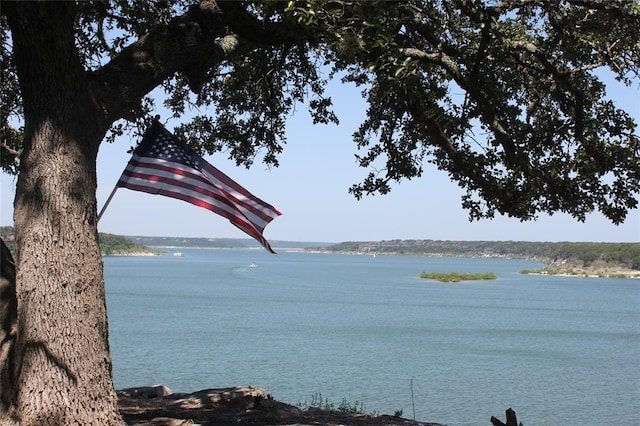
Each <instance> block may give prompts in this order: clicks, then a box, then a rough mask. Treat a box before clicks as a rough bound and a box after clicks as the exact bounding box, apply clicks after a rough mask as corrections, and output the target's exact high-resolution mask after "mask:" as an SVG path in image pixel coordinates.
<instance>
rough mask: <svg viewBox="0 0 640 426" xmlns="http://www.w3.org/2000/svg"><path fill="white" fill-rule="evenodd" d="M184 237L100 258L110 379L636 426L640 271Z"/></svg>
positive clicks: (455, 414) (448, 419) (120, 383)
mask: <svg viewBox="0 0 640 426" xmlns="http://www.w3.org/2000/svg"><path fill="white" fill-rule="evenodd" d="M180 250H181V251H182V252H183V253H184V257H174V256H171V255H164V256H160V257H142V258H133V257H124V258H106V259H105V261H104V263H105V280H106V287H107V304H108V313H109V326H110V344H111V352H112V356H113V368H114V380H115V384H116V388H124V387H130V386H142V385H151V384H158V383H162V384H165V385H167V386H168V387H169V388H171V389H172V390H173V391H174V392H187V391H195V390H199V389H204V388H213V387H228V386H240V385H253V386H257V387H261V388H264V389H265V390H266V391H267V392H269V393H271V394H272V395H273V396H274V397H275V398H276V399H278V400H281V401H286V402H289V403H291V404H294V405H295V404H302V405H304V404H305V403H307V404H308V403H310V402H311V401H312V399H313V398H314V395H316V394H318V393H320V394H322V397H323V398H326V399H328V400H329V401H330V402H333V403H335V404H336V405H337V404H339V403H340V402H341V401H342V400H343V399H344V400H345V401H346V402H348V403H351V404H353V403H355V402H356V401H358V402H359V403H362V404H364V409H365V411H366V412H374V411H375V412H378V413H379V414H393V413H394V412H396V411H397V410H402V411H403V417H408V418H412V417H413V411H414V409H415V417H416V419H418V420H423V421H434V422H440V423H446V424H448V425H449V426H455V425H489V424H490V422H489V419H490V417H491V416H492V415H495V416H497V417H499V418H503V419H504V411H505V410H506V409H507V408H509V407H512V408H513V409H514V410H515V411H516V413H517V415H518V420H520V421H522V422H523V423H524V424H525V425H554V424H564V425H607V424H616V425H634V426H637V425H640V281H637V280H617V279H589V278H566V277H545V276H531V275H522V274H519V273H518V271H519V270H521V269H525V268H536V267H540V266H541V265H540V264H537V263H533V262H526V261H519V260H504V259H462V258H442V257H434V258H430V257H410V256H397V257H391V256H377V257H372V256H355V255H333V254H313V253H296V252H286V251H282V252H280V253H279V254H278V255H271V254H269V253H267V252H266V251H259V250H196V249H184V250H183V249H180ZM169 251H171V250H169ZM253 262H255V267H251V264H252V263H253ZM422 271H433V272H451V271H459V272H494V273H495V274H497V276H498V279H497V280H494V281H483V282H477V281H476V282H467V283H459V284H442V283H435V282H430V281H426V280H423V279H420V278H419V274H420V272H422ZM412 395H413V396H412Z"/></svg>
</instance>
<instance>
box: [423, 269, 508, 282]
mask: <svg viewBox="0 0 640 426" xmlns="http://www.w3.org/2000/svg"><path fill="white" fill-rule="evenodd" d="M420 278H424V279H427V280H436V281H440V282H443V283H458V282H460V281H477V280H495V279H496V278H498V277H497V276H496V274H494V273H493V272H483V273H475V274H463V273H461V272H451V273H448V274H445V273H442V272H422V273H421V274H420Z"/></svg>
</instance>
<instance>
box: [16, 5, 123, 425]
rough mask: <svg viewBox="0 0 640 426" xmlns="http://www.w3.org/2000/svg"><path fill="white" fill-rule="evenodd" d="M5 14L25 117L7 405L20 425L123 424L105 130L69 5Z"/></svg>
mask: <svg viewBox="0 0 640 426" xmlns="http://www.w3.org/2000/svg"><path fill="white" fill-rule="evenodd" d="M11 7H14V8H15V9H16V10H15V12H16V13H11V14H9V15H8V22H9V25H10V26H11V29H12V37H13V43H14V58H15V61H16V67H17V69H18V71H19V73H20V77H21V78H20V81H21V83H22V86H21V90H22V93H23V101H24V112H25V119H26V121H25V135H24V146H23V148H24V150H23V154H22V157H21V162H20V175H19V178H18V183H17V189H16V200H15V209H14V224H15V230H16V242H17V247H18V249H17V254H16V258H17V268H16V269H17V274H16V287H17V288H16V290H17V299H18V322H17V340H16V348H17V352H16V355H17V364H16V372H17V373H16V382H15V385H16V389H17V393H16V397H15V400H14V407H13V408H14V409H15V412H16V413H17V415H18V419H19V421H20V424H21V425H25V426H27V425H49V424H56V425H71V424H83V425H85V424H100V425H111V424H122V423H123V422H122V419H121V417H120V416H119V414H118V411H117V398H116V394H115V390H114V389H113V382H112V369H111V358H110V354H109V347H108V346H109V345H108V327H107V316H106V304H105V294H104V281H103V277H102V271H103V268H102V258H101V255H100V248H99V246H98V238H97V224H96V196H95V190H96V157H97V152H98V146H99V143H100V141H101V140H102V138H103V137H104V134H105V132H106V130H107V126H106V124H105V123H104V120H102V119H101V115H100V111H99V108H98V107H97V105H96V104H95V100H94V99H93V97H92V96H91V93H92V91H91V88H90V84H89V82H88V81H89V80H87V78H86V77H85V73H84V70H83V69H82V67H81V65H80V64H81V61H79V60H78V52H77V51H76V48H75V45H74V38H73V25H74V14H73V7H74V4H73V3H67V2H65V3H56V4H52V3H38V4H34V3H31V2H25V3H15V4H13V5H11ZM25 22H28V24H25Z"/></svg>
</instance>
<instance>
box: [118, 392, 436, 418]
mask: <svg viewBox="0 0 640 426" xmlns="http://www.w3.org/2000/svg"><path fill="white" fill-rule="evenodd" d="M164 389H166V388H164ZM166 390H167V391H168V389H166ZM167 393H168V392H166V391H163V388H162V387H147V388H132V389H125V390H122V391H119V392H118V400H119V405H120V412H121V414H122V416H123V418H124V419H125V421H126V422H127V424H128V425H135V426H181V425H219V426H226V425H259V426H263V425H300V426H301V425H327V426H328V425H336V426H337V425H345V426H352V425H353V426H355V425H358V426H364V425H372V426H383V425H389V426H391V425H405V426H442V425H439V424H438V423H427V422H419V421H414V420H408V419H403V418H398V417H393V416H386V415H382V416H372V415H365V414H355V415H351V414H346V413H342V412H338V411H330V410H324V409H320V408H310V409H306V410H301V409H299V408H298V407H294V406H292V405H289V404H285V403H282V402H279V401H276V400H274V399H272V398H271V397H270V396H269V395H267V394H265V391H264V390H262V389H258V388H253V387H243V388H224V389H206V390H202V391H198V392H194V393H191V394H178V393H176V394H173V393H170V391H169V393H168V394H167Z"/></svg>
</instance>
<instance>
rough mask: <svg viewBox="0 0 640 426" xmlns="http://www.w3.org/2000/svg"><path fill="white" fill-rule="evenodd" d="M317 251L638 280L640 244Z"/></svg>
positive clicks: (422, 245)
mask: <svg viewBox="0 0 640 426" xmlns="http://www.w3.org/2000/svg"><path fill="white" fill-rule="evenodd" d="M313 250H315V251H318V252H329V253H351V254H372V255H373V254H376V255H415V256H452V257H487V258H507V259H526V260H534V261H539V262H542V263H545V264H546V265H547V267H546V268H542V269H540V270H527V271H522V272H523V273H540V274H547V275H568V276H599V277H615V278H640V243H604V242H531V241H448V240H447V241H438V240H387V241H348V242H343V243H340V244H334V245H331V246H328V247H316V248H315V249H313Z"/></svg>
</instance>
